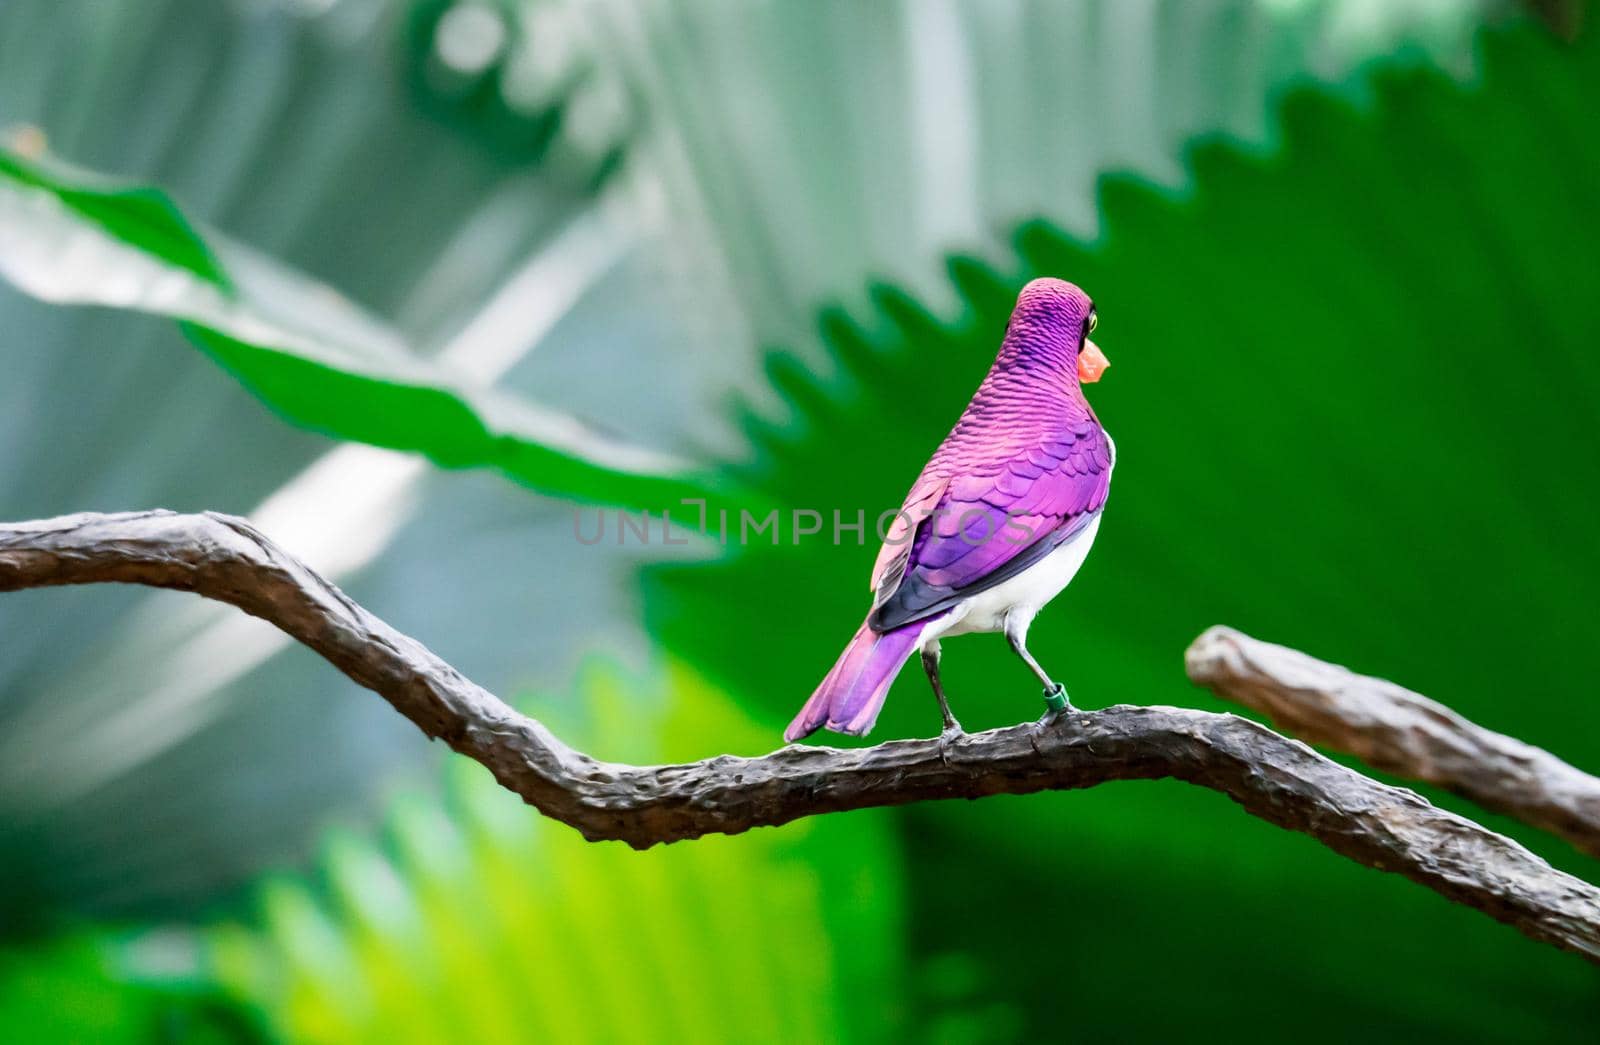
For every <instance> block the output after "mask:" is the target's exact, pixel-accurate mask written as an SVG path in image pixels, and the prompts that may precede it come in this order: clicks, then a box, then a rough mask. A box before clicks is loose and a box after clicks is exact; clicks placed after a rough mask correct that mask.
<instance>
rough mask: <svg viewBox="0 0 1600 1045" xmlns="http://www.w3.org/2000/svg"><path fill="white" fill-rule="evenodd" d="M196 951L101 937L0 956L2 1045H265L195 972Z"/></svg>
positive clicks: (174, 943)
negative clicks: (249, 1044)
mask: <svg viewBox="0 0 1600 1045" xmlns="http://www.w3.org/2000/svg"><path fill="white" fill-rule="evenodd" d="M195 952H196V947H195V942H194V940H193V939H192V938H191V937H189V936H188V935H187V934H178V933H167V934H162V933H152V932H143V931H141V932H132V933H126V934H117V933H114V932H112V931H110V930H105V929H99V930H80V931H77V932H73V933H70V934H66V935H63V936H61V937H58V938H57V939H55V940H53V941H51V942H49V943H47V944H43V945H40V946H38V947H35V948H32V949H15V950H9V951H0V1029H3V1032H4V1037H5V1040H6V1041H8V1042H73V1043H77V1042H84V1043H88V1042H94V1043H96V1045H124V1043H126V1045H147V1043H155V1042H173V1043H177V1042H185V1043H189V1042H192V1043H195V1045H210V1043H212V1042H234V1043H243V1042H257V1041H266V1040H267V1037H266V1034H265V1028H264V1027H263V1026H262V1025H260V1024H258V1023H256V1022H254V1021H253V1019H252V1017H251V1016H250V1014H249V1013H248V1012H247V1011H246V1010H245V1009H243V1008H242V1007H241V1006H239V1005H238V1003H237V1002H235V1001H234V1000H233V999H232V998H230V997H229V996H228V995H227V994H226V992H225V991H224V989H223V988H222V987H221V986H220V985H218V984H216V983H213V982H209V981H208V980H207V979H206V978H205V977H203V976H201V975H199V974H198V969H197V967H196V965H195V964H194V960H195V957H196V954H195ZM174 957H176V959H177V961H176V963H174V962H173V961H172V959H173V958H174Z"/></svg>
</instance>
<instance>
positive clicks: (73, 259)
mask: <svg viewBox="0 0 1600 1045" xmlns="http://www.w3.org/2000/svg"><path fill="white" fill-rule="evenodd" d="M0 275H3V276H5V277H6V278H7V279H9V280H10V281H11V282H12V283H14V284H15V285H16V286H18V287H19V288H20V289H22V290H23V291H25V292H27V293H30V294H32V295H34V296H35V297H38V298H41V299H43V300H46V301H53V302H58V303H62V304H97V305H108V306H112V307H116V308H123V309H129V310H134V311H141V312H149V313H153V314H156V315H163V316H167V317H170V318H172V319H175V320H177V321H178V323H179V325H180V326H181V327H182V329H183V330H184V332H185V333H186V334H188V335H189V337H190V338H191V340H193V341H194V343H195V344H196V345H198V346H199V347H200V348H201V350H202V351H204V352H205V353H206V354H207V355H209V356H210V357H211V358H212V359H213V360H215V361H216V362H217V363H218V364H219V365H220V366H222V367H223V368H225V369H226V370H227V371H228V372H230V373H231V374H233V375H234V376H235V377H236V378H237V379H238V380H239V382H240V383H241V384H243V385H244V386H245V387H246V388H248V389H249V390H250V391H251V392H252V393H254V394H255V395H256V396H257V397H259V398H260V399H261V400H262V401H263V402H265V403H266V404H267V405H268V406H269V407H271V408H272V409H273V410H275V411H277V412H278V413H279V414H281V415H282V416H283V417H284V418H286V419H287V420H289V421H290V422H292V423H294V424H296V425H299V426H301V427H304V428H309V429H312V430H314V431H318V432H322V433H324V434H326V435H328V436H331V437H333V438H337V439H346V440H351V441H355V442H363V443H370V444H372V445H375V446H383V447H388V448H391V449H396V450H409V451H415V452H418V453H422V454H426V455H427V456H428V457H429V458H431V459H432V460H433V461H434V462H435V463H437V464H439V465H441V466H443V467H447V468H468V467H493V468H497V469H499V470H500V471H502V472H503V473H505V474H506V475H508V476H510V477H511V478H513V479H515V480H516V481H518V482H521V483H524V484H526V485H528V486H530V487H532V488H534V489H536V490H539V491H542V492H545V493H551V494H556V495H561V496H569V497H575V498H579V499H583V500H590V501H599V502H603V503H622V504H648V505H655V504H657V503H673V502H675V501H676V499H677V497H678V496H680V495H688V496H693V495H694V492H695V491H696V490H698V489H699V488H700V483H701V480H700V479H698V478H696V477H695V476H694V475H693V474H692V469H691V467H690V466H689V465H688V463H687V462H684V461H682V460H679V459H677V458H675V457H673V456H671V455H669V454H666V453H662V452H659V451H656V450H653V449H649V448H646V447H641V446H637V445H633V444H630V443H628V442H626V441H625V440H622V439H619V438H616V437H614V436H611V435H608V434H606V433H604V432H601V431H599V430H598V429H596V428H594V427H593V426H591V425H588V424H586V423H584V422H583V421H581V420H580V419H578V418H576V417H573V416H570V415H567V414H563V413H561V412H559V411H555V410H552V409H549V408H546V407H542V406H538V405H535V404H532V403H529V402H526V401H524V400H520V399H516V398H513V397H511V396H507V395H503V394H500V393H497V392H495V391H494V390H493V389H492V388H491V387H489V385H488V384H487V383H485V382H484V381H481V380H474V379H473V378H471V377H470V376H468V375H466V374H465V373H463V372H461V371H459V370H458V369H455V368H453V367H452V366H450V365H449V364H448V362H447V361H429V360H425V359H423V358H421V357H419V356H417V355H416V354H415V353H414V352H413V351H411V349H410V348H409V347H408V346H407V345H405V344H404V343H403V342H401V341H400V339H399V338H398V337H396V336H395V335H394V334H392V333H391V332H389V331H388V330H386V329H385V328H383V327H382V326H381V325H380V324H378V323H376V322H375V321H373V320H372V319H371V318H370V317H367V316H365V315H363V314H361V313H360V312H359V311H358V310H357V309H356V308H355V307H354V306H353V305H351V304H349V303H348V302H346V301H344V300H343V299H342V298H340V297H339V296H338V295H337V294H336V293H335V292H333V291H332V290H331V289H329V288H327V287H325V286H322V285H320V284H316V283H313V282H311V281H309V280H307V279H305V278H303V277H300V276H298V275H296V274H293V273H289V272H286V271H283V270H281V269H278V268H277V267H275V266H273V265H271V264H270V263H268V262H265V261H263V260H262V259H260V258H259V257H256V256H254V255H251V254H249V253H248V252H246V251H244V250H242V249H240V248H238V247H233V246H229V245H226V244H218V243H211V242H208V241H207V239H205V238H204V237H202V236H201V235H200V234H199V233H198V232H197V231H196V230H195V229H194V227H193V226H192V225H191V224H190V223H189V222H187V221H186V220H185V218H184V216H183V214H182V213H181V212H180V211H179V209H178V208H177V207H176V206H175V205H174V204H173V203H172V201H171V200H170V199H169V198H168V197H167V196H166V195H165V194H164V193H162V192H160V191H159V190H156V189H154V188H150V187H144V186H128V185H123V184H120V183H115V182H110V181H108V180H106V179H104V178H101V177H99V176H96V175H91V174H86V173H84V172H82V171H79V170H77V169H75V168H69V167H67V166H65V165H63V164H59V163H55V162H50V163H41V162H39V161H27V160H24V159H22V158H20V157H18V156H16V155H14V154H12V153H6V152H4V151H0Z"/></svg>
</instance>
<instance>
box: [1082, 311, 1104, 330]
mask: <svg viewBox="0 0 1600 1045" xmlns="http://www.w3.org/2000/svg"><path fill="white" fill-rule="evenodd" d="M1099 325H1100V313H1098V312H1090V313H1089V329H1088V330H1086V331H1084V333H1086V334H1092V333H1094V328H1095V327H1097V326H1099Z"/></svg>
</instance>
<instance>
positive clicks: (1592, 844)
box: [1184, 627, 1600, 856]
mask: <svg viewBox="0 0 1600 1045" xmlns="http://www.w3.org/2000/svg"><path fill="white" fill-rule="evenodd" d="M1184 666H1185V667H1186V668H1187V669H1188V672H1189V677H1190V678H1191V679H1193V680H1194V681H1195V682H1197V683H1199V684H1200V685H1202V686H1206V687H1208V688H1210V689H1211V690H1212V691H1213V692H1215V693H1216V694H1217V695H1218V696H1222V697H1226V698H1229V699H1231V700H1234V701H1237V702H1238V703H1240V704H1243V705H1244V706H1245V707H1247V708H1253V709H1255V710H1256V711H1259V712H1261V713H1262V714H1264V715H1266V716H1268V717H1269V718H1271V719H1272V721H1273V722H1274V723H1275V724H1276V725H1277V726H1278V727H1279V728H1281V729H1284V730H1287V731H1288V732H1290V733H1293V734H1294V735H1295V736H1298V737H1303V738H1305V739H1306V740H1308V741H1310V742H1311V743H1313V744H1321V745H1323V746H1324V747H1329V748H1332V749H1333V750H1335V751H1343V752H1345V753H1346V754H1351V755H1355V756H1356V757H1357V758H1359V759H1361V761H1363V762H1365V763H1367V765H1369V766H1372V767H1373V768H1375V769H1381V770H1384V771H1385V772H1389V773H1394V774H1396V775H1398V776H1403V777H1407V778H1409V779H1411V780H1424V781H1427V782H1428V783H1430V784H1438V785H1439V786H1441V787H1445V788H1449V789H1450V790H1451V791H1454V792H1456V793H1458V794H1461V795H1464V796H1466V797H1467V798H1470V799H1472V800H1473V801H1474V802H1476V803H1478V804H1479V805H1481V806H1484V807H1485V808H1488V809H1495V810H1499V811H1500V812H1503V813H1509V814H1510V815H1512V816H1514V817H1516V818H1517V819H1519V820H1521V821H1523V822H1524V823H1527V824H1531V825H1533V826H1534V827H1538V828H1542V829H1544V830H1546V831H1549V832H1551V833H1553V834H1556V835H1559V836H1561V837H1562V838H1565V839H1566V840H1567V841H1569V842H1571V843H1572V844H1573V845H1574V846H1576V847H1577V848H1578V849H1580V850H1582V851H1583V852H1585V853H1588V854H1589V855H1590V856H1600V779H1596V778H1595V777H1592V776H1590V775H1589V774H1587V773H1585V772H1583V771H1582V770H1579V769H1575V768H1573V767H1572V766H1570V765H1568V764H1567V763H1565V762H1563V761H1561V759H1559V758H1557V757H1556V756H1554V755H1552V754H1550V753H1549V752H1548V751H1545V750H1543V749H1541V748H1536V747H1534V746H1533V745H1531V744H1524V743H1523V742H1522V741H1520V740H1517V739H1516V738H1514V737H1508V736H1506V735H1505V734H1503V733H1496V732H1494V731H1492V730H1488V729H1484V728H1483V727H1482V726H1479V725H1476V724H1474V723H1472V722H1470V721H1468V720H1467V719H1465V718H1462V717H1461V716H1460V715H1458V714H1456V713H1455V712H1454V711H1451V710H1450V709H1449V708H1447V707H1445V706H1444V705H1442V704H1437V703H1435V702H1434V701H1431V700H1429V699H1428V698H1427V697H1424V696H1422V695H1421V694H1418V693H1413V692H1412V691H1411V690H1409V689H1406V688H1404V687H1403V686H1397V685H1395V684H1394V683H1393V682H1386V681H1385V680H1383V679H1379V678H1372V677H1370V676H1367V675H1357V674H1355V673H1353V672H1351V671H1348V670H1347V669H1345V668H1342V667H1339V666H1338V665H1336V664H1329V663H1326V662H1325V661H1320V660H1318V659H1316V658H1315V657H1310V656H1307V655H1306V654H1304V653H1301V652H1299V651H1298V650H1292V649H1289V648H1288V647H1286V646H1275V645H1273V644H1272V643H1270V642H1262V641H1261V640H1259V639H1253V638H1251V637H1250V636H1248V635H1244V634H1241V633H1240V632H1237V631H1234V630H1233V629H1232V628H1221V627H1217V628H1211V629H1210V630H1208V631H1207V632H1206V633H1205V634H1203V635H1201V636H1200V637H1199V638H1198V639H1196V640H1195V641H1194V644H1193V645H1191V646H1190V647H1189V651H1188V652H1187V653H1186V654H1185V655H1184Z"/></svg>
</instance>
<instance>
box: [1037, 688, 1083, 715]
mask: <svg viewBox="0 0 1600 1045" xmlns="http://www.w3.org/2000/svg"><path fill="white" fill-rule="evenodd" d="M1044 706H1045V716H1046V717H1047V718H1048V717H1051V716H1054V715H1059V714H1061V713H1062V712H1068V711H1077V710H1078V709H1077V708H1075V707H1073V706H1072V701H1070V700H1068V699H1067V687H1065V686H1063V685H1062V684H1061V683H1059V682H1057V683H1056V684H1055V685H1054V686H1051V687H1050V688H1049V689H1047V690H1045V691H1044Z"/></svg>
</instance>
